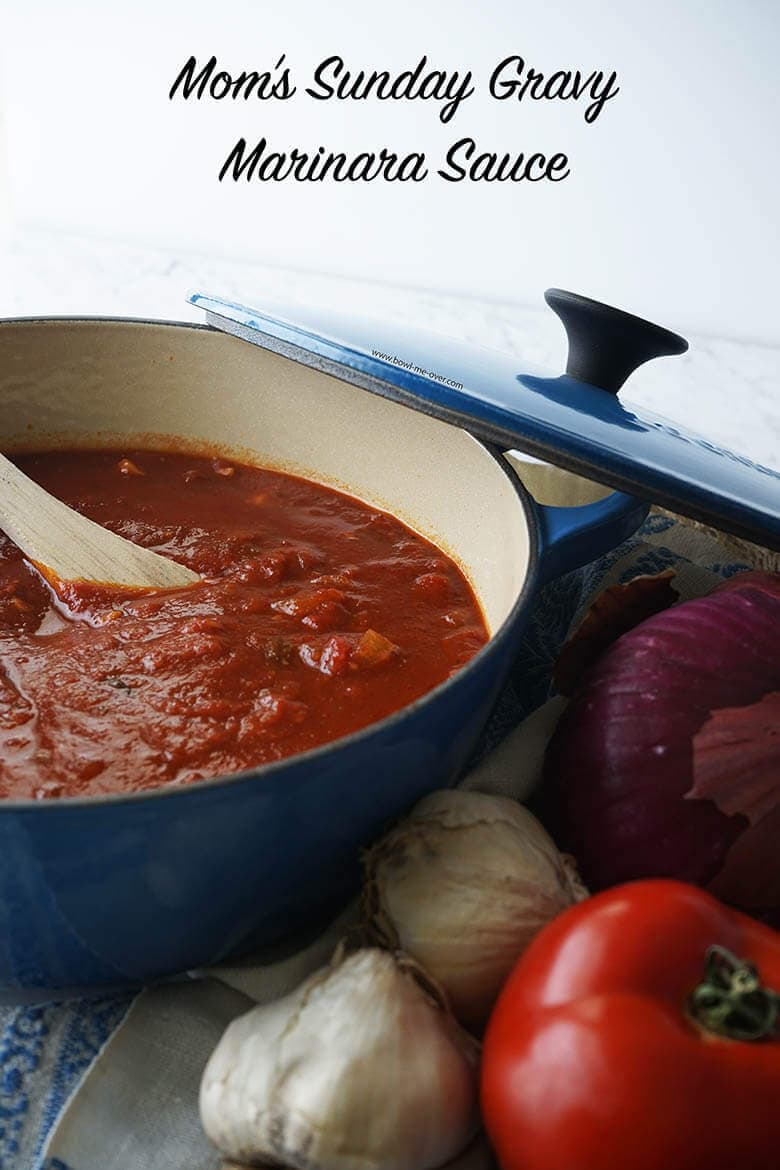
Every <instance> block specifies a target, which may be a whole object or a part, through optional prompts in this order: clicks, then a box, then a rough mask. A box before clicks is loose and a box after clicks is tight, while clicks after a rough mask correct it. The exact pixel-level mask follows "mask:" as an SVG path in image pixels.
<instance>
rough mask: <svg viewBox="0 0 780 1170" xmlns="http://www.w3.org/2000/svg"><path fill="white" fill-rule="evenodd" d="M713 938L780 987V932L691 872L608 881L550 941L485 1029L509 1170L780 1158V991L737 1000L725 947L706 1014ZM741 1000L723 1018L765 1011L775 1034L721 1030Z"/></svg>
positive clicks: (693, 1166) (695, 1165)
mask: <svg viewBox="0 0 780 1170" xmlns="http://www.w3.org/2000/svg"><path fill="white" fill-rule="evenodd" d="M713 945H714V946H716V947H720V948H725V950H726V951H727V952H730V953H731V955H733V956H736V957H738V959H739V960H744V961H747V962H749V963H751V964H753V965H754V967H755V969H756V970H757V973H758V978H759V979H760V982H761V985H762V987H763V988H764V989H767V988H769V989H774V991H775V992H780V934H778V933H777V932H776V931H774V930H770V929H769V928H768V927H764V926H761V925H759V924H758V923H756V922H754V921H753V920H752V919H749V918H746V917H745V916H743V915H742V914H739V913H737V912H736V911H733V910H730V909H728V908H727V907H725V906H723V905H722V904H721V903H720V902H717V901H716V900H715V899H714V898H712V897H711V896H710V895H708V894H706V893H704V892H703V891H702V890H699V889H697V888H695V887H693V886H689V885H685V884H683V883H681V882H673V881H642V882H633V883H630V884H628V885H624V886H618V887H616V888H614V889H611V890H607V891H605V892H604V893H602V894H599V895H597V896H596V897H594V898H590V899H588V900H587V901H585V902H582V903H580V904H579V905H577V906H575V907H573V908H572V909H570V910H567V911H566V912H565V913H564V914H562V915H560V917H558V918H556V919H555V920H554V921H553V922H552V923H551V924H550V925H549V926H548V927H546V928H545V930H543V931H542V932H541V934H539V935H538V936H537V938H536V939H535V940H534V942H533V943H532V944H531V946H530V947H529V948H528V950H527V951H526V952H525V954H524V955H523V957H522V958H521V959H520V961H519V962H518V964H517V966H516V967H515V969H514V971H513V972H512V975H511V976H510V978H509V980H508V981H507V983H506V985H505V987H504V989H503V991H502V993H501V996H500V997H499V1000H498V1003H497V1004H496V1007H495V1009H494V1012H493V1015H492V1016H491V1019H490V1022H489V1024H488V1029H487V1034H486V1037H485V1046H484V1054H483V1065H482V1109H483V1115H484V1119H485V1126H486V1128H487V1131H488V1134H489V1135H490V1138H491V1140H492V1142H493V1144H494V1147H495V1150H496V1153H497V1156H498V1159H499V1162H500V1164H501V1167H502V1170H772V1167H776V1166H780V1036H779V1035H778V1031H777V1030H776V1029H775V1028H774V1027H773V1023H772V1012H773V1011H775V1012H776V1010H777V1006H778V1000H777V997H776V996H773V994H772V992H769V994H765V991H764V990H762V991H754V992H750V991H749V988H748V989H747V990H744V989H743V991H742V998H741V999H740V998H739V986H737V988H736V991H735V992H734V996H735V997H736V998H734V999H730V1000H729V1001H728V1004H725V1000H724V995H725V991H724V990H723V989H725V988H726V987H727V985H729V984H733V982H734V978H733V973H732V971H731V968H730V965H729V960H728V959H726V958H724V957H723V955H722V954H720V955H719V954H717V953H716V954H714V955H712V957H711V960H710V962H711V965H712V967H713V972H712V979H711V981H710V984H712V982H713V981H714V983H715V984H716V985H717V986H716V989H715V990H713V991H708V992H707V993H706V994H704V993H702V995H703V999H702V1002H701V1003H700V1005H699V1008H694V1007H693V1006H692V1003H691V994H692V992H693V991H694V989H695V988H696V987H697V986H699V985H701V984H702V983H703V981H704V977H705V958H706V956H707V953H708V950H709V948H710V947H712V946H713ZM745 978H747V979H748V980H749V979H750V971H749V970H746V969H744V968H743V969H740V973H738V974H737V975H736V982H737V985H739V983H740V980H743V979H745ZM724 1005H725V1006H724ZM729 1005H732V1006H731V1007H730V1008H729V1014H728V1016H727V1018H726V1020H725V1023H724V1024H722V1025H721V1026H722V1027H725V1028H726V1029H727V1030H731V1031H732V1033H733V1032H734V1031H736V1030H738V1025H739V1024H740V1023H745V1020H747V1019H748V1016H749V1013H750V1012H751V1011H753V1010H755V1012H756V1013H757V1015H758V1016H760V1017H762V1019H763V1020H764V1025H765V1030H768V1032H769V1035H767V1036H765V1037H764V1038H763V1039H756V1040H747V1039H735V1038H730V1037H729V1036H727V1035H723V1034H718V1033H717V1032H713V1031H711V1030H709V1029H710V1028H711V1027H713V1026H714V1021H716V1019H717V1017H718V1014H719V1012H722V1011H725V1008H726V1007H729ZM692 1013H694V1014H696V1013H698V1017H699V1019H700V1020H701V1021H702V1022H700V1023H697V1022H696V1021H695V1019H694V1018H693V1015H692ZM745 1013H748V1016H746V1015H745ZM775 1022H776V1021H775ZM747 1026H748V1025H747V1024H746V1023H745V1027H747ZM756 1030H760V1028H757V1029H756Z"/></svg>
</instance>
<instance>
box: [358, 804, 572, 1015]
mask: <svg viewBox="0 0 780 1170" xmlns="http://www.w3.org/2000/svg"><path fill="white" fill-rule="evenodd" d="M365 868H366V883H365V887H364V907H365V910H366V914H367V918H368V922H369V927H370V929H371V932H372V934H373V936H374V937H375V938H376V939H377V940H378V941H380V942H382V943H383V944H385V945H387V946H390V947H391V948H393V949H395V948H400V949H401V950H403V951H405V952H406V953H407V954H409V955H411V956H412V957H413V958H415V959H417V961H418V962H419V963H420V964H421V965H422V966H423V967H425V969H426V970H427V971H428V972H429V973H430V974H431V975H432V976H433V977H434V979H436V980H437V981H438V982H439V983H440V984H441V985H442V987H443V988H444V990H445V991H446V992H447V995H448V997H449V999H450V1003H451V1006H452V1010H453V1012H454V1013H455V1015H456V1016H457V1018H458V1019H459V1020H460V1021H461V1022H462V1023H464V1024H466V1025H467V1026H468V1027H472V1028H478V1027H480V1026H481V1025H482V1024H484V1022H485V1020H486V1019H487V1016H488V1015H489V1013H490V1009H491V1008H492V1006H493V1003H494V1001H495V999H496V997H497V995H498V993H499V991H500V990H501V986H502V984H503V982H504V980H505V979H506V977H507V975H508V974H509V972H510V971H511V969H512V967H513V966H514V964H515V962H516V961H517V959H518V958H519V956H520V955H521V954H522V952H523V951H524V950H525V948H526V947H527V946H528V944H529V942H530V941H531V939H532V938H533V937H534V935H535V934H536V933H537V932H538V931H539V930H541V928H542V927H543V926H545V925H546V923H548V922H549V921H550V919H552V918H554V917H555V915H556V914H559V913H560V912H561V911H562V910H565V909H566V908H567V906H570V905H572V904H573V903H574V902H576V901H579V900H580V899H582V898H584V897H585V896H586V895H587V891H586V890H585V888H584V887H583V886H582V884H581V882H580V880H579V878H578V876H577V873H576V870H575V868H574V864H573V862H572V861H571V859H569V858H567V857H564V856H563V855H562V854H561V853H559V852H558V850H557V849H556V847H555V845H554V843H553V841H552V840H551V838H550V837H549V836H548V834H547V833H546V832H545V830H544V829H543V828H542V826H541V825H540V823H539V822H538V821H537V820H536V818H535V817H534V816H532V814H531V813H530V812H528V810H527V809H525V808H523V806H522V805H520V804H517V803H516V802H515V801H514V800H510V799H508V798H507V797H503V796H487V795H485V794H484V793H481V792H468V791H463V790H461V789H453V790H446V791H441V792H433V793H431V795H430V796H427V797H425V798H424V799H423V800H422V801H420V803H419V804H418V805H417V806H416V807H415V808H414V809H413V810H412V813H411V815H410V816H409V817H408V818H407V819H406V820H404V821H402V822H401V823H400V824H399V825H397V826H396V828H395V829H393V830H392V831H391V832H390V833H389V834H388V835H387V836H386V837H384V838H383V839H382V840H381V841H380V842H379V843H378V844H377V845H375V846H374V848H373V849H371V850H370V852H369V853H368V854H367V856H366V859H365Z"/></svg>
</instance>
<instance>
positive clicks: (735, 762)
mask: <svg viewBox="0 0 780 1170" xmlns="http://www.w3.org/2000/svg"><path fill="white" fill-rule="evenodd" d="M685 797H686V800H711V801H712V802H713V803H714V804H715V805H717V807H718V808H719V809H720V811H721V812H723V813H725V814H726V816H729V817H733V816H737V815H738V814H741V815H742V816H744V817H747V819H748V821H749V822H750V824H751V825H756V824H758V822H759V821H760V820H762V819H763V818H764V817H765V816H767V814H768V813H770V812H771V811H772V809H773V808H774V807H775V806H776V805H778V804H780V691H772V692H770V693H769V694H767V695H764V696H763V698H761V699H759V700H758V702H756V703H751V704H750V705H749V706H746V707H724V708H722V709H721V710H719V711H713V712H712V714H711V715H710V717H709V719H708V720H707V722H706V723H705V724H704V726H703V727H702V728H701V730H700V731H699V732H697V734H696V735H695V736H694V737H693V786H692V788H691V789H690V791H689V792H686V794H685Z"/></svg>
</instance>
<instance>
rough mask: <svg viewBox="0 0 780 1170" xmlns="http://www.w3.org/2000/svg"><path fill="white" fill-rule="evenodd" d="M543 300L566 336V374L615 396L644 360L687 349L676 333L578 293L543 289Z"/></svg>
mask: <svg viewBox="0 0 780 1170" xmlns="http://www.w3.org/2000/svg"><path fill="white" fill-rule="evenodd" d="M544 299H545V300H546V301H547V304H548V305H549V306H550V308H551V309H552V310H553V312H555V313H557V314H558V316H559V317H560V319H561V321H562V322H563V326H564V329H565V330H566V336H567V337H568V339H569V357H568V361H567V363H566V373H567V374H568V375H569V376H570V377H572V378H576V379H577V380H578V381H579V382H587V383H588V384H589V385H591V386H600V387H601V389H602V390H608V391H609V393H610V394H617V392H618V390H619V389H620V387H621V386H622V385H623V383H624V382H625V380H626V378H628V377H629V375H630V374H632V373H633V372H634V370H636V369H637V368H638V367H639V366H641V365H642V364H643V363H644V362H648V361H650V359H651V358H656V357H665V356H671V355H673V354H680V353H685V351H686V350H687V348H688V342H687V341H686V340H685V338H684V337H680V336H679V335H678V334H677V333H672V332H670V330H668V329H662V328H661V326H660V325H654V324H653V323H652V322H651V321H644V320H643V319H642V318H641V317H634V316H632V314H631V313H624V312H623V311H622V309H613V308H612V307H611V306H610V305H603V304H602V303H601V302H600V301H592V300H590V298H589V297H581V296H579V294H578V293H572V292H566V291H565V289H562V288H548V290H547V292H546V293H545V294H544Z"/></svg>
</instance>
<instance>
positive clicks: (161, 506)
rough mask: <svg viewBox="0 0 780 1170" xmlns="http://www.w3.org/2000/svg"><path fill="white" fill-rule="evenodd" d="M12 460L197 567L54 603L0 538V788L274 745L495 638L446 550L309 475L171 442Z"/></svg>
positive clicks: (232, 759) (263, 756)
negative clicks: (185, 583)
mask: <svg viewBox="0 0 780 1170" xmlns="http://www.w3.org/2000/svg"><path fill="white" fill-rule="evenodd" d="M17 462H18V464H19V466H20V467H21V468H22V469H23V470H24V471H25V472H26V473H27V474H28V475H30V476H31V477H32V478H33V479H35V480H36V481H37V482H38V483H40V484H42V485H43V487H45V488H46V489H47V490H48V491H50V492H52V493H53V494H54V495H56V496H58V497H59V498H61V499H63V500H65V501H66V502H67V503H68V504H70V505H71V506H72V507H74V508H76V509H77V510H78V511H80V512H83V513H84V514H85V515H87V516H89V517H91V518H92V519H93V520H96V521H97V522H98V523H99V524H103V525H105V527H107V528H111V529H113V530H114V531H115V532H118V533H120V534H121V535H122V536H124V537H126V538H127V539H129V540H132V541H135V542H136V543H137V544H141V545H144V546H146V547H148V548H153V549H155V550H156V551H157V552H160V553H163V554H164V555H166V556H169V557H172V558H173V559H174V560H178V561H180V562H182V563H184V564H187V565H188V566H190V567H191V568H193V569H194V570H196V572H198V573H199V574H200V575H201V577H202V581H201V582H200V583H198V584H196V585H193V586H191V587H189V588H186V589H180V590H173V591H153V592H139V591H135V592H131V591H128V590H118V589H113V588H110V589H109V588H95V587H89V586H87V585H84V586H80V585H75V586H71V587H69V589H68V591H67V594H66V595H65V598H64V600H62V599H59V598H56V597H55V596H54V594H53V593H52V591H51V590H50V588H49V587H48V586H47V585H46V584H45V583H44V581H43V580H42V579H41V578H40V577H39V575H38V574H37V572H36V571H35V570H34V569H33V568H32V567H31V566H29V565H28V564H27V562H26V561H25V560H24V559H23V557H22V555H21V553H20V552H19V550H18V549H17V548H16V546H15V545H14V544H13V543H12V542H11V541H10V540H9V539H8V538H7V537H5V536H1V535H0V797H16V798H21V797H57V796H68V795H77V794H78V795H83V794H87V793H105V792H135V791H139V790H141V789H146V788H154V787H157V786H159V785H162V784H189V783H192V782H194V781H197V780H201V779H204V778H206V777H211V776H217V775H222V774H225V773H229V772H235V771H237V770H239V769H242V768H247V767H251V766H254V765H258V764H263V763H266V762H268V761H271V760H278V759H281V758H283V757H285V756H289V755H292V754H293V753H294V752H301V751H304V750H306V749H307V748H312V747H315V746H317V745H319V744H323V743H326V742H328V741H329V740H333V739H336V738H337V737H338V736H342V735H346V734H348V733H349V732H352V731H355V730H356V729H358V728H360V727H364V726H365V725H366V724H368V723H372V722H374V721H375V720H377V719H382V718H383V717H384V716H386V715H389V714H390V713H391V712H393V711H396V710H397V709H398V708H399V707H403V706H404V705H405V704H407V703H409V702H411V701H412V700H413V699H416V698H418V697H419V696H420V695H422V694H424V693H425V692H426V691H428V690H430V689H431V688H432V687H435V686H436V685H437V684H438V683H441V682H443V681H444V680H445V679H447V678H448V677H449V676H450V675H451V674H453V673H454V672H455V671H457V670H458V669H459V668H460V667H461V666H463V664H464V663H465V662H467V661H468V660H469V659H470V658H471V657H472V655H474V654H475V653H476V651H477V650H478V649H479V648H480V647H481V646H482V645H483V644H484V643H485V642H486V641H487V631H486V628H485V623H484V621H483V618H482V615H481V613H480V610H479V607H478V605H477V602H476V600H475V598H474V595H473V593H472V591H471V589H470V587H469V585H468V583H467V581H466V579H465V577H464V576H463V574H462V573H461V572H460V570H459V569H458V567H457V566H456V565H455V564H454V563H453V561H451V560H450V559H449V558H448V557H446V556H445V555H444V554H443V553H442V552H441V551H440V550H439V549H437V548H436V547H435V546H434V545H433V544H430V543H429V542H428V541H427V540H424V539H423V538H422V537H420V536H418V535H417V534H416V533H414V532H412V531H411V530H410V529H409V528H407V527H406V526H405V525H404V524H402V523H401V522H400V521H399V520H396V519H395V518H394V517H393V516H390V515H388V514H387V513H385V512H382V511H377V510H376V509H375V508H372V507H370V506H369V505H367V504H365V503H362V502H360V501H359V500H355V499H353V498H352V497H350V496H347V495H344V494H342V493H340V492H337V491H333V490H330V489H329V488H325V487H322V486H320V485H319V484H315V483H311V482H309V481H308V480H304V479H300V478H298V477H296V476H292V475H287V474H283V473H281V472H277V471H269V470H264V469H260V468H256V467H249V466H244V465H242V464H239V463H234V462H230V461H227V460H222V459H212V458H210V457H206V456H194V455H191V454H186V453H182V452H175V453H170V452H158V451H56V452H47V453H44V454H37V455H25V456H23V457H22V456H20V457H18V459H17Z"/></svg>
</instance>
